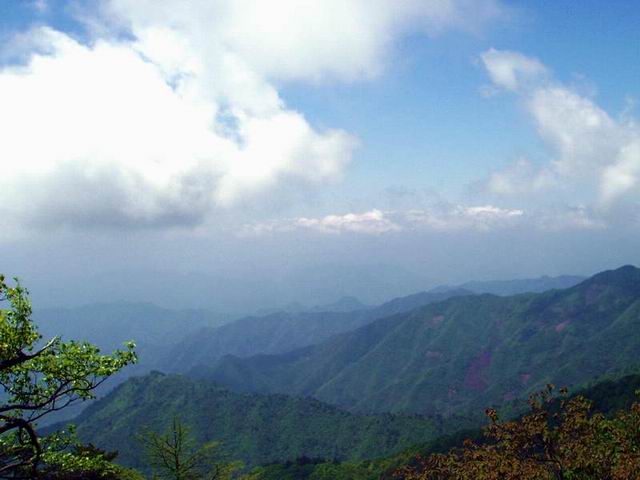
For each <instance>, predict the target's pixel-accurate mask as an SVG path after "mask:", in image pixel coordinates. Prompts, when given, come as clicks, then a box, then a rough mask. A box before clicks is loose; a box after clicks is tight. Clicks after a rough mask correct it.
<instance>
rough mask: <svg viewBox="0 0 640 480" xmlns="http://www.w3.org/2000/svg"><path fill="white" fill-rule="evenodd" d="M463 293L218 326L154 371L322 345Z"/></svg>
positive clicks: (198, 335)
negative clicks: (227, 357) (366, 326)
mask: <svg viewBox="0 0 640 480" xmlns="http://www.w3.org/2000/svg"><path fill="white" fill-rule="evenodd" d="M469 293H470V292H468V291H466V290H460V289H456V290H447V291H443V292H436V293H429V292H423V293H419V294H416V295H410V296H408V297H402V298H397V299H394V300H392V301H390V302H387V303H384V304H382V305H380V306H378V307H367V308H365V309H362V310H355V311H350V310H347V311H340V309H338V308H335V309H334V311H315V310H313V311H302V312H282V311H280V312H276V313H272V314H270V315H265V316H253V317H246V318H242V319H239V320H236V321H234V322H230V323H227V324H225V325H223V326H220V327H215V328H212V327H208V328H202V329H199V330H197V331H195V332H193V333H192V334H191V335H189V336H187V337H186V338H185V339H184V340H183V341H181V342H179V343H178V344H176V345H175V346H174V347H173V348H171V349H170V350H168V352H167V355H166V356H165V360H164V361H161V362H160V363H158V364H157V365H156V367H157V368H158V369H160V370H162V371H169V372H185V371H188V370H190V369H191V368H193V367H195V366H197V365H200V364H213V363H214V362H216V361H217V360H218V359H219V358H221V357H223V356H224V355H236V356H238V357H248V356H251V355H256V354H259V353H269V354H275V353H285V352H288V351H290V350H294V349H296V348H300V347H305V346H308V345H314V344H316V343H319V342H322V341H325V340H327V339H329V338H331V337H332V336H334V335H337V334H340V333H344V332H348V331H350V330H354V329H356V328H358V327H361V326H363V325H366V324H368V323H371V322H373V321H375V320H377V319H379V318H383V317H385V316H388V315H393V314H395V313H399V312H406V311H409V310H412V309H414V308H416V307H418V306H422V305H427V304H429V303H432V302H439V301H442V300H445V299H447V298H451V297H454V296H458V295H469ZM335 305H336V304H334V307H335ZM337 305H340V306H341V307H342V309H346V308H345V307H346V305H351V306H353V305H354V302H353V301H348V302H345V301H342V302H338V304H337Z"/></svg>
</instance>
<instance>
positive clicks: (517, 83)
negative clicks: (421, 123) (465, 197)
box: [482, 49, 640, 209]
mask: <svg viewBox="0 0 640 480" xmlns="http://www.w3.org/2000/svg"><path fill="white" fill-rule="evenodd" d="M482 59H483V62H484V65H485V67H486V69H487V72H488V73H489V76H490V77H491V79H492V81H493V82H494V84H495V85H496V86H497V87H501V88H504V89H507V90H511V91H517V93H518V94H519V95H521V97H522V99H523V100H524V105H525V108H526V111H527V113H528V114H529V115H530V117H531V119H532V121H533V123H534V125H535V127H536V129H537V131H538V133H539V135H540V137H541V138H542V139H543V140H544V142H545V143H546V144H547V145H548V147H549V150H550V152H551V153H552V158H551V159H550V161H549V162H547V163H546V164H543V165H541V166H539V167H534V166H533V165H532V164H531V163H530V162H529V161H527V160H522V159H521V160H518V161H517V162H516V163H514V164H513V165H511V166H509V167H507V168H506V169H503V170H501V171H498V172H495V173H493V174H492V175H491V176H490V177H489V178H488V179H487V180H486V182H485V187H486V189H487V190H488V191H489V192H491V193H494V194H498V195H522V194H528V193H538V194H539V193H541V192H545V191H547V192H548V191H565V192H568V193H570V194H572V195H574V196H576V195H579V196H590V200H591V201H592V202H594V203H596V204H597V205H598V206H599V208H603V209H608V208H610V207H612V206H613V205H614V204H615V203H616V202H619V201H621V200H622V199H623V197H624V196H625V195H626V194H628V193H636V194H637V193H638V192H639V187H640V128H639V127H638V125H637V123H636V122H635V121H634V120H633V119H631V118H629V116H628V114H627V115H625V116H623V117H622V118H621V119H619V120H616V119H614V118H612V117H611V116H610V115H609V114H608V113H607V112H606V111H604V110H603V109H602V108H601V107H599V106H598V105H597V104H596V103H595V102H594V100H593V99H592V98H589V97H585V96H583V95H580V94H579V93H577V92H576V91H575V90H573V89H572V88H570V87H567V86H565V85H562V84H560V83H558V82H555V81H552V80H551V79H550V78H549V76H548V75H547V74H546V73H545V72H547V69H546V67H544V66H543V65H542V64H540V62H539V61H538V60H535V59H530V58H527V57H525V56H523V55H521V54H517V53H514V52H501V51H497V50H493V49H492V50H489V51H488V52H486V53H485V54H483V55H482Z"/></svg>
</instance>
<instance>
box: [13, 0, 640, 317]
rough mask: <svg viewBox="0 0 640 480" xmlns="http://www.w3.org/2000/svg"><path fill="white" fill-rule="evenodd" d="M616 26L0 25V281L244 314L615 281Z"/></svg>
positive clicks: (637, 141) (347, 19)
mask: <svg viewBox="0 0 640 480" xmlns="http://www.w3.org/2000/svg"><path fill="white" fill-rule="evenodd" d="M639 23H640V4H638V3H637V2H631V1H626V0H625V1H623V0H613V1H610V2H599V1H595V0H585V1H581V2H575V1H570V0H556V1H553V2H552V1H522V0H521V1H516V0H513V1H507V0H366V1H365V0H335V1H334V0H275V1H272V2H263V1H260V0H233V1H230V0H209V1H204V0H192V1H177V0H176V1H170V0H163V1H151V0H107V1H102V2H96V1H54V0H38V1H29V0H24V1H7V2H1V3H0V167H1V174H0V271H4V272H5V273H7V274H10V275H19V276H20V277H21V278H23V280H24V282H25V283H26V284H27V286H31V290H32V294H33V300H34V304H36V305H37V304H38V302H39V303H40V305H45V306H49V305H72V304H83V303H89V302H93V301H111V300H140V301H152V302H155V303H158V304H163V305H167V306H177V307H181V308H182V307H198V308H200V307H205V308H213V309H217V310H224V311H253V310H255V309H259V308H272V307H275V306H278V305H282V304H286V303H288V302H293V301H298V302H300V303H306V304H315V303H323V302H329V301H331V300H335V299H336V298H338V297H339V296H342V295H355V296H358V297H359V298H361V299H362V300H363V301H366V302H369V303H376V302H380V301H383V300H385V299H388V298H391V297H393V296H396V295H401V294H408V293H412V292H414V291H418V290H422V289H425V288H429V287H432V286H435V285H438V284H443V283H448V284H452V283H456V282H458V283H459V282H464V281H466V280H483V279H508V278H524V277H531V276H539V275H559V274H582V275H589V274H592V273H595V272H597V271H599V270H603V269H607V268H615V267H617V266H620V265H622V264H628V263H631V264H637V263H640V259H639V258H638V257H639V256H640V253H638V249H637V245H638V240H640V229H639V228H638V227H639V225H640V216H639V215H638V213H639V210H638V207H639V200H640V196H639V194H640V124H639V123H638V118H639V115H640V113H639V111H638V105H637V102H638V100H639V99H640V29H638V28H637V25H638V24H639Z"/></svg>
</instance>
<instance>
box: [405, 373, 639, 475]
mask: <svg viewBox="0 0 640 480" xmlns="http://www.w3.org/2000/svg"><path fill="white" fill-rule="evenodd" d="M553 390H554V387H553V385H549V386H548V387H547V389H546V390H544V391H542V392H540V393H537V394H535V395H532V397H531V398H530V401H529V405H530V412H529V413H528V414H527V415H524V416H523V417H521V418H519V419H516V420H512V421H507V422H502V421H500V418H499V416H498V414H497V412H496V411H495V410H494V409H488V410H487V411H486V414H487V416H488V417H489V420H490V424H489V426H488V427H486V429H485V438H484V441H483V442H481V443H475V442H472V441H470V440H467V441H465V444H464V446H463V447H462V448H459V449H453V450H452V451H451V452H449V453H448V454H445V455H430V456H429V457H427V458H417V460H416V464H415V465H413V466H410V467H406V468H404V469H401V470H400V471H398V472H397V476H398V477H400V478H404V479H405V480H448V479H451V480H453V479H456V480H467V479H469V480H471V479H473V480H499V479H500V480H515V479H521V480H629V479H633V478H640V403H637V402H636V403H634V404H633V405H632V406H631V408H630V409H628V410H623V411H620V412H618V413H617V414H616V415H615V416H613V417H612V418H607V417H605V416H604V415H603V414H600V413H593V412H592V404H591V402H590V401H588V400H587V399H585V398H584V397H582V396H577V397H574V398H570V399H566V398H562V399H558V398H557V397H556V396H555V395H554V394H553ZM561 392H562V393H563V395H565V394H566V390H563V391H561Z"/></svg>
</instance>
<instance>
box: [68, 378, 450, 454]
mask: <svg viewBox="0 0 640 480" xmlns="http://www.w3.org/2000/svg"><path fill="white" fill-rule="evenodd" d="M174 416H179V417H180V419H181V421H182V422H183V423H185V424H187V425H190V426H191V427H192V428H193V433H194V434H195V437H196V438H197V440H198V441H199V442H202V443H204V442H206V441H210V440H212V439H215V440H222V441H223V443H224V447H225V449H226V450H227V451H228V453H229V454H230V456H231V458H234V459H241V460H243V461H245V462H246V463H247V464H248V465H256V464H263V463H267V462H273V461H277V460H286V459H292V458H297V457H300V456H303V455H306V456H315V457H318V456H320V457H323V458H331V459H342V460H346V459H351V460H353V459H364V458H373V457H377V456H381V455H388V454H390V453H392V452H397V451H399V450H402V449H405V448H407V447H408V446H410V445H412V444H415V443H417V442H422V441H425V440H428V439H432V438H435V437H436V436H438V435H440V434H441V433H442V431H443V428H444V427H443V425H441V424H440V422H439V421H437V420H435V419H431V418H426V417H418V416H412V417H402V416H394V415H390V414H385V415H376V416H360V415H354V414H351V413H348V412H345V411H343V410H340V409H338V408H336V407H333V406H329V405H327V404H324V403H322V402H319V401H317V400H314V399H309V398H292V397H287V396H283V395H256V394H238V393H233V392H231V391H229V390H226V389H224V388H222V387H220V386H218V385H215V384H213V383H210V382H207V381H194V380H192V379H189V378H188V377H185V376H179V375H164V374H161V373H158V372H152V373H150V374H149V375H147V376H144V377H134V378H131V379H129V380H128V381H127V382H125V383H123V384H121V385H120V386H118V387H117V388H116V389H115V390H114V391H113V392H111V393H110V394H109V395H107V396H106V397H104V398H103V399H101V400H99V401H97V402H95V403H93V404H92V405H91V406H90V407H89V408H87V409H86V410H85V411H84V412H83V413H82V414H81V415H80V416H79V417H77V418H76V419H75V420H74V423H76V424H77V426H78V434H79V437H80V438H81V439H82V440H84V441H87V442H92V443H93V444H95V445H99V446H100V447H101V448H104V449H107V450H117V451H119V456H118V460H119V462H121V463H123V464H125V465H129V466H134V467H143V466H144V458H143V455H141V446H140V444H139V442H138V440H137V435H139V434H140V433H141V432H143V431H144V430H145V429H147V428H150V429H153V430H156V431H162V430H163V429H164V428H166V427H167V426H168V425H169V424H170V423H171V421H172V419H173V418H174ZM460 422H461V421H460ZM457 425H458V423H456V424H454V423H452V424H451V427H455V426H457Z"/></svg>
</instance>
